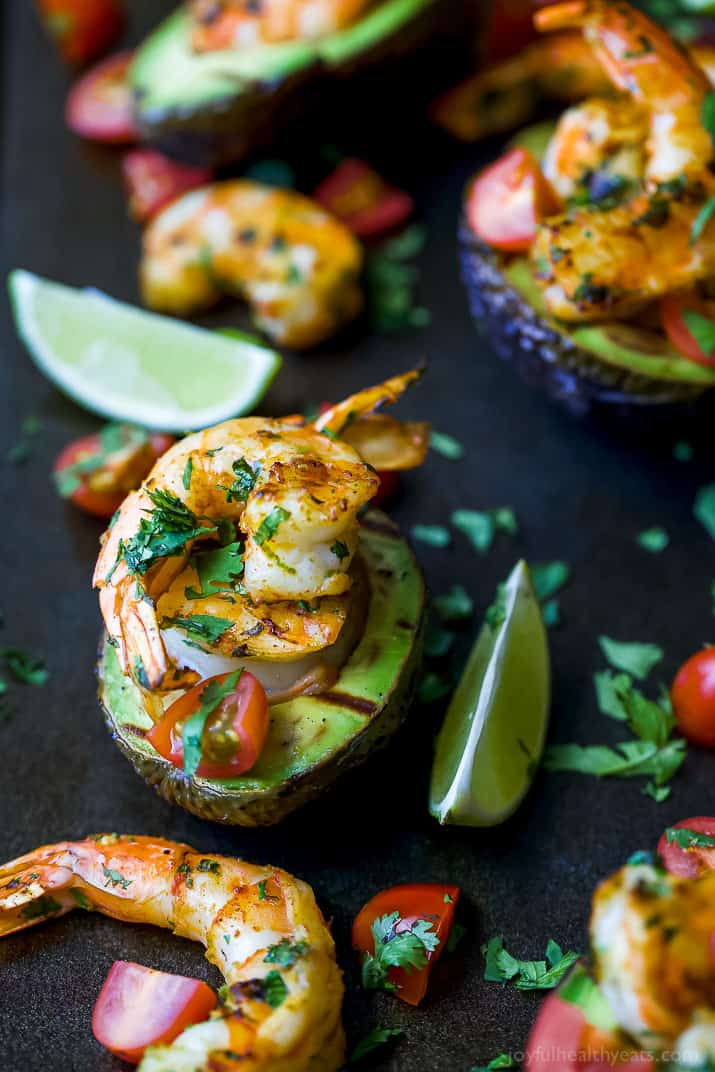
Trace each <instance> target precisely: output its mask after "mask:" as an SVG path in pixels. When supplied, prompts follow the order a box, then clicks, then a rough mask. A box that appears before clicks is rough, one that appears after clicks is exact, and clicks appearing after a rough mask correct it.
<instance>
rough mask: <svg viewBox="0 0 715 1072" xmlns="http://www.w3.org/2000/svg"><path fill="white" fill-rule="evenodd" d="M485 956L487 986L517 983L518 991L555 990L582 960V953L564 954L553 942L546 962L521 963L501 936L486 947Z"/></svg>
mask: <svg viewBox="0 0 715 1072" xmlns="http://www.w3.org/2000/svg"><path fill="white" fill-rule="evenodd" d="M482 953H483V954H484V956H485V959H486V963H485V967H484V978H485V979H486V980H487V982H492V983H507V982H513V984H514V986H515V987H516V989H517V990H551V989H553V988H554V987H555V986H558V984H559V983H560V982H561V980H562V979H563V977H564V975H565V974H566V972H567V971H568V970H569V968H571V967H572V966H573V965H574V964H575V963H576V961H577V960H578V958H579V956H580V953H574V952H569V953H564V952H563V951H562V949H561V947H560V946H559V945H558V943H557V942H555V941H554V940H553V938H552V939H550V940H549V943H548V945H547V946H546V959H545V960H517V958H516V957H513V956H512V955H511V953H508V952H507V950H506V949H505V948H504V940H503V938H502V937H501V935H496V936H495V937H494V938H491V939H490V940H489V942H488V943H487V944H486V945H484V946H482Z"/></svg>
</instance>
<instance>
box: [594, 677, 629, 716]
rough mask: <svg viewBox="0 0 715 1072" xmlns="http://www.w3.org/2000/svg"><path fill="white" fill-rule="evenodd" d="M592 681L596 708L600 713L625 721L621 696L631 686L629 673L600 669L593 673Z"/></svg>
mask: <svg viewBox="0 0 715 1072" xmlns="http://www.w3.org/2000/svg"><path fill="white" fill-rule="evenodd" d="M593 683H594V685H595V687H596V699H597V701H598V709H599V711H600V712H601V714H602V715H608V717H609V718H615V719H618V720H619V722H625V721H627V719H628V712H627V711H626V708H625V704H624V702H623V696H624V694H625V693H627V692H628V691H629V690H630V689H631V687H632V684H633V682H632V680H631V678H630V675H629V674H623V673H621V674H614V673H613V671H612V670H601V671H600V672H599V673H597V674H594V675H593Z"/></svg>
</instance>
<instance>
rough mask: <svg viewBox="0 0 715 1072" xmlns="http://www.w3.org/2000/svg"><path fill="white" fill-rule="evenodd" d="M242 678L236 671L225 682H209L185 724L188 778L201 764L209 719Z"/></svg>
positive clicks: (184, 735)
mask: <svg viewBox="0 0 715 1072" xmlns="http://www.w3.org/2000/svg"><path fill="white" fill-rule="evenodd" d="M240 676H241V671H240V670H235V671H234V672H233V673H232V674H229V675H228V677H227V678H226V679H225V680H224V681H223V682H220V681H216V680H215V679H214V680H213V681H209V683H208V684H207V685H206V686H205V687H204V689H203V690H202V692H201V695H200V697H199V707H198V708H197V709H196V711H194V713H193V714H192V715H190V716H189V718H187V720H186V722H185V723H184V729H183V732H182V739H183V744H184V773H185V774H186V775H187V777H189V778H193V776H194V774H196V771H197V770H198V768H199V764H200V763H201V738H202V735H203V732H204V726H205V725H206V720H207V718H208V717H209V715H212V714H213V712H214V711H215V710H216V708H217V707H218V706H219V704H220V703H222V702H223V700H225V699H226V697H227V696H230V695H231V693H232V692H233V691H234V689H235V688H236V685H237V684H238V679H239V677H240Z"/></svg>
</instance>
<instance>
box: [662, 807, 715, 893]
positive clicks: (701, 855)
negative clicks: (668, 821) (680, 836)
mask: <svg viewBox="0 0 715 1072" xmlns="http://www.w3.org/2000/svg"><path fill="white" fill-rule="evenodd" d="M672 825H673V826H674V827H675V828H676V829H685V830H692V831H693V832H694V833H696V834H709V835H710V836H711V837H715V818H713V816H712V815H695V816H693V818H692V819H681V820H680V822H678V823H673V824H672ZM658 856H659V857H660V859H661V860H662V861H663V867H664V868H665V869H666V871H670V873H671V875H680V876H681V877H682V878H697V876H698V875H702V873H703V872H704V871H712V870H713V869H715V847H713V848H707V847H706V846H702V847H700V846H697V845H692V846H690V847H689V848H687V849H681V847H680V845H677V844H676V843H675V842H674V841H672V842H668V837H667V834H666V832H665V831H663V833H662V834H661V837H660V841H659V842H658Z"/></svg>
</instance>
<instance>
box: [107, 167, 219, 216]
mask: <svg viewBox="0 0 715 1072" xmlns="http://www.w3.org/2000/svg"><path fill="white" fill-rule="evenodd" d="M122 173H123V175H124V184H125V186H126V188H127V193H128V194H129V211H130V213H131V215H132V217H133V218H134V219H135V220H137V222H138V223H145V222H146V221H147V220H150V219H151V217H152V216H155V215H156V214H157V212H160V211H161V209H163V208H164V207H165V206H166V205H168V204H169V202H170V201H173V200H174V198H176V197H179V196H180V195H181V194H185V193H188V191H189V190H195V189H196V188H197V187H198V186H204V185H205V184H206V183H207V182H211V180H212V179H213V172H212V171H210V170H209V169H208V168H201V167H189V166H188V165H187V164H179V163H177V162H176V161H175V160H171V159H169V157H168V156H164V154H163V153H159V152H157V151H156V150H155V149H132V150H131V152H128V153H127V154H126V156H125V157H124V159H123V161H122Z"/></svg>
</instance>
